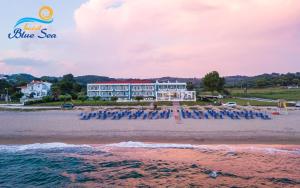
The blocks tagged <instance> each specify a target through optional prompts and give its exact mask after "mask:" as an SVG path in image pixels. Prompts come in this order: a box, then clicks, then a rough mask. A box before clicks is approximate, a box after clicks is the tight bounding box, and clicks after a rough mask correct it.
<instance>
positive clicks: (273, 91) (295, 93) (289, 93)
mask: <svg viewBox="0 0 300 188" xmlns="http://www.w3.org/2000/svg"><path fill="white" fill-rule="evenodd" d="M230 93H231V95H232V96H236V97H258V98H266V99H285V100H292V101H298V100H300V89H286V88H262V89H248V90H247V92H246V91H245V90H243V89H236V88H235V89H230Z"/></svg>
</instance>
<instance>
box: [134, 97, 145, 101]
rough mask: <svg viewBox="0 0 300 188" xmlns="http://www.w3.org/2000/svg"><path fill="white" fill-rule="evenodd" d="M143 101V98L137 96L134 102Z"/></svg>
mask: <svg viewBox="0 0 300 188" xmlns="http://www.w3.org/2000/svg"><path fill="white" fill-rule="evenodd" d="M143 99H144V97H143V96H136V97H134V100H137V101H141V100H143Z"/></svg>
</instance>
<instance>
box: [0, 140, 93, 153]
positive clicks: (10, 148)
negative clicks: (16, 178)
mask: <svg viewBox="0 0 300 188" xmlns="http://www.w3.org/2000/svg"><path fill="white" fill-rule="evenodd" d="M69 148H74V149H76V148H92V147H91V146H89V145H74V144H66V143H59V142H55V143H35V144H26V145H0V152H3V151H4V152H18V151H27V150H51V149H69Z"/></svg>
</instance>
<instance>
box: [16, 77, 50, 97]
mask: <svg viewBox="0 0 300 188" xmlns="http://www.w3.org/2000/svg"><path fill="white" fill-rule="evenodd" d="M51 85H52V84H51V83H49V82H42V81H35V80H33V81H32V82H30V83H29V84H27V85H26V86H22V87H20V88H21V92H22V93H23V94H24V95H23V97H22V98H21V102H22V101H26V100H28V99H34V100H38V99H42V98H43V97H45V96H48V95H50V91H51Z"/></svg>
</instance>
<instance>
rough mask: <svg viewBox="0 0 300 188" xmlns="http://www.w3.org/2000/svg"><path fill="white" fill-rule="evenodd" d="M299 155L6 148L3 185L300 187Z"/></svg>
mask: <svg viewBox="0 0 300 188" xmlns="http://www.w3.org/2000/svg"><path fill="white" fill-rule="evenodd" d="M137 145H139V146H138V147H132V146H137ZM299 157H300V153H299V146H259V145H251V146H237V145H230V146H228V145H227V146H193V145H174V144H173V145H169V147H168V145H167V144H165V145H158V144H150V145H149V144H145V143H132V142H128V143H120V144H114V145H106V146H103V145H93V146H87V145H81V146H80V145H79V146H78V145H67V144H62V143H54V144H40V145H38V144H35V145H23V146H0V187H5V186H7V187H11V186H18V187H28V186H41V187H45V186H47V187H64V186H71V187H73V186H80V187H81V186H83V187H92V186H100V187H107V186H112V187H124V186H125V187H153V186H154V187H159V186H168V185H169V186H171V187H172V186H173V187H175V186H177V187H203V186H204V187H215V186H218V187H248V186H253V185H255V186H258V187H299V186H300V171H299V168H300V160H299Z"/></svg>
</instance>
